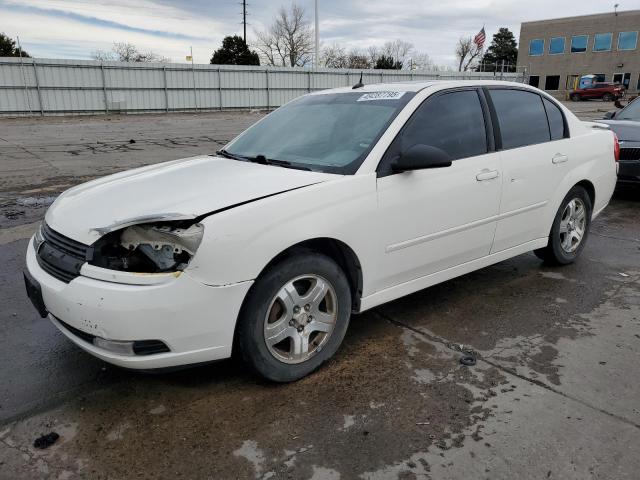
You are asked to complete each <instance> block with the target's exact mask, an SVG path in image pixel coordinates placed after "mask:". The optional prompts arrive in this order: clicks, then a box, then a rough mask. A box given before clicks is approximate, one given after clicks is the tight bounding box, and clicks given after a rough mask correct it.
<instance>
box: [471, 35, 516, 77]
mask: <svg viewBox="0 0 640 480" xmlns="http://www.w3.org/2000/svg"><path fill="white" fill-rule="evenodd" d="M503 60H504V65H505V67H504V71H505V72H515V71H516V63H517V61H518V44H517V43H516V39H515V37H514V36H513V33H511V30H509V29H508V28H501V29H500V30H498V33H496V34H495V35H494V36H493V40H492V41H491V45H489V48H487V51H486V52H485V54H484V56H483V57H482V60H481V61H480V64H479V65H478V68H477V70H478V71H480V70H483V71H485V72H500V71H501V69H502V61H503Z"/></svg>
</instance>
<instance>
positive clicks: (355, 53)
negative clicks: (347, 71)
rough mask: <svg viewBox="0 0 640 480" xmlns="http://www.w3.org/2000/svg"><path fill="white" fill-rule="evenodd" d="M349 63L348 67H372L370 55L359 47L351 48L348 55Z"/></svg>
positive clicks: (361, 68) (362, 68)
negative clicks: (358, 48)
mask: <svg viewBox="0 0 640 480" xmlns="http://www.w3.org/2000/svg"><path fill="white" fill-rule="evenodd" d="M347 64H348V67H347V68H356V69H360V70H364V69H367V68H372V65H371V63H369V57H368V56H367V54H366V53H364V52H361V51H360V50H357V49H354V50H351V51H350V52H349V55H348V57H347Z"/></svg>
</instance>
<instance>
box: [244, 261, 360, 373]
mask: <svg viewBox="0 0 640 480" xmlns="http://www.w3.org/2000/svg"><path fill="white" fill-rule="evenodd" d="M350 315H351V292H350V289H349V283H348V281H347V278H346V276H345V274H344V272H343V271H342V270H341V268H340V267H339V266H338V265H337V264H336V263H335V262H334V261H333V260H331V259H330V258H329V257H327V256H325V255H322V254H319V253H315V252H310V251H309V252H303V253H300V254H296V255H294V256H292V257H289V258H287V259H285V260H283V261H282V262H280V263H278V264H276V265H274V266H273V267H271V268H270V269H269V270H268V271H266V272H265V273H264V274H263V275H261V276H260V278H258V280H256V282H255V284H254V285H253V287H252V288H251V290H250V292H249V294H248V297H247V300H246V301H245V304H244V305H243V307H242V312H241V314H240V318H239V320H238V321H239V323H238V332H237V345H238V347H239V348H240V351H241V353H242V357H243V359H244V360H245V362H246V363H247V364H248V365H249V366H250V367H251V368H252V369H253V370H254V371H255V372H257V373H258V374H259V375H261V376H263V377H265V378H267V379H269V380H272V381H275V382H291V381H294V380H298V379H300V378H302V377H304V376H305V375H308V374H309V373H311V372H313V371H314V370H316V369H317V368H318V367H319V366H320V365H322V363H324V362H325V361H326V360H328V359H329V358H330V357H331V356H333V354H334V353H335V352H336V351H337V350H338V347H339V346H340V344H341V343H342V339H343V338H344V335H345V332H346V330H347V326H348V324H349V318H350Z"/></svg>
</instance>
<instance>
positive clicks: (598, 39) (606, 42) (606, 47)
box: [593, 33, 613, 52]
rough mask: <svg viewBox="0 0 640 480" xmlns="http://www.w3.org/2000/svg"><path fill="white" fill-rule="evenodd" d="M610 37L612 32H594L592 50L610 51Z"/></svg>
mask: <svg viewBox="0 0 640 480" xmlns="http://www.w3.org/2000/svg"><path fill="white" fill-rule="evenodd" d="M612 38H613V34H612V33H596V36H595V39H594V40H593V51H594V52H608V51H610V50H611V39H612Z"/></svg>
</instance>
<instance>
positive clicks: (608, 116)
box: [604, 110, 617, 120]
mask: <svg viewBox="0 0 640 480" xmlns="http://www.w3.org/2000/svg"><path fill="white" fill-rule="evenodd" d="M616 113H617V112H616V111H615V110H613V111H612V112H607V113H605V114H604V118H605V119H606V120H611V119H612V118H613V117H615V116H616Z"/></svg>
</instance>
